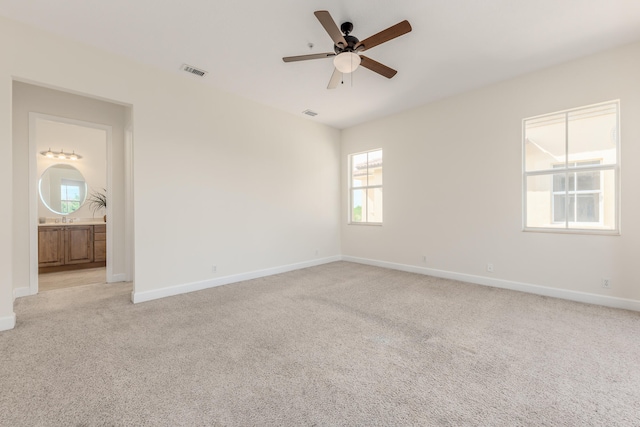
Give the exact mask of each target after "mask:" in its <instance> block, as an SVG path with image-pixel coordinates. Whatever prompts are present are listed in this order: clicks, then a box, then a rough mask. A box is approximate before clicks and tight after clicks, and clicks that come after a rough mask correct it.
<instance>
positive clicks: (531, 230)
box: [522, 227, 620, 236]
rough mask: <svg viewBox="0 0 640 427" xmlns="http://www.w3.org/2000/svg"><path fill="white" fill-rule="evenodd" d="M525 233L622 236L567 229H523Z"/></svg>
mask: <svg viewBox="0 0 640 427" xmlns="http://www.w3.org/2000/svg"><path fill="white" fill-rule="evenodd" d="M522 231H523V232H525V233H556V234H583V235H591V236H620V230H587V229H584V228H580V229H566V228H526V227H525V228H523V229H522Z"/></svg>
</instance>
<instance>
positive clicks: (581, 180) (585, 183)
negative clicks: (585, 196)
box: [576, 172, 600, 191]
mask: <svg viewBox="0 0 640 427" xmlns="http://www.w3.org/2000/svg"><path fill="white" fill-rule="evenodd" d="M576 175H577V178H578V187H577V188H576V190H578V191H586V190H600V172H579V173H577V174H576Z"/></svg>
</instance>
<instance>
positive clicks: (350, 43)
mask: <svg viewBox="0 0 640 427" xmlns="http://www.w3.org/2000/svg"><path fill="white" fill-rule="evenodd" d="M352 30H353V24H352V23H351V22H343V23H342V25H340V31H342V32H343V33H344V39H345V40H346V41H347V46H345V47H341V46H338V45H337V44H336V45H333V50H334V51H335V52H336V54H338V55H339V54H341V53H342V52H355V51H356V49H355V47H356V45H357V44H358V42H359V41H360V40H358V38H357V37H354V36H351V35H349V33H351V31H352Z"/></svg>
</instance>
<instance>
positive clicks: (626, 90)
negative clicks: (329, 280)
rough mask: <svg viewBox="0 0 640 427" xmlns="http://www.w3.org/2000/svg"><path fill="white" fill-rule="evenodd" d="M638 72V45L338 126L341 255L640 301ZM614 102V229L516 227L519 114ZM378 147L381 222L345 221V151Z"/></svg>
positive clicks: (519, 221)
mask: <svg viewBox="0 0 640 427" xmlns="http://www.w3.org/2000/svg"><path fill="white" fill-rule="evenodd" d="M638 76H640V44H639V43H636V44H633V45H629V46H626V47H623V48H619V49H616V50H612V51H607V52H604V53H601V54H598V55H595V56H591V57H587V58H584V59H581V60H577V61H573V62H570V63H566V64H563V65H560V66H557V67H553V68H550V69H545V70H542V71H539V72H536V73H532V74H529V75H525V76H522V77H519V78H516V79H513V80H510V81H506V82H503V83H499V84H496V85H493V86H490V87H486V88H484V89H481V90H476V91H473V92H470V93H465V94H461V95H459V96H455V97H452V98H449V99H445V100H442V101H440V102H435V103H432V104H429V105H426V106H423V107H421V108H417V109H413V110H411V111H407V112H404V113H401V114H398V115H394V116H391V117H387V118H384V119H381V120H377V121H374V122H370V123H367V124H363V125H360V126H357V127H354V128H351V129H347V130H345V131H344V132H343V135H342V162H343V163H342V187H343V194H342V201H343V207H344V209H343V212H342V253H343V255H345V256H350V257H356V258H364V259H367V260H377V261H383V262H386V263H395V264H403V265H410V266H416V267H425V268H431V269H435V270H441V271H445V272H454V273H460V274H467V275H471V277H476V278H480V279H481V278H482V277H483V276H489V277H490V278H494V279H502V280H506V281H512V282H519V283H525V284H532V285H539V286H547V287H551V288H555V289H560V290H568V291H578V292H586V293H593V294H600V295H605V296H611V297H620V298H627V299H632V300H635V301H640V287H639V286H638V283H639V282H638V278H639V274H638V270H637V258H638V254H640V223H639V222H638V221H637V218H640V186H639V185H637V184H638V183H639V182H640V120H638V117H640V78H638ZM614 99H620V103H621V104H620V105H621V152H622V176H621V182H622V199H621V201H622V221H621V230H622V235H621V236H594V235H575V234H572V235H569V234H550V233H535V232H523V231H521V230H522V119H523V118H526V117H531V116H536V115H539V114H544V113H550V112H554V111H559V110H564V109H568V108H572V107H579V106H583V105H588V104H594V103H598V102H602V101H608V100H614ZM378 147H382V148H383V150H384V225H383V226H382V227H375V226H358V225H347V208H346V207H347V206H348V203H347V202H348V198H347V197H348V196H347V191H346V188H347V163H346V162H347V155H348V154H349V153H354V152H359V151H364V150H368V149H373V148H378ZM423 255H426V257H427V263H426V264H425V263H423V262H422V256H423ZM489 262H491V263H493V264H494V267H495V272H494V273H488V272H487V270H486V265H487V263H489ZM603 277H606V278H610V279H611V283H612V284H613V287H612V289H610V290H606V289H603V288H602V287H601V282H600V280H601V278H603ZM478 281H479V282H481V281H482V280H478Z"/></svg>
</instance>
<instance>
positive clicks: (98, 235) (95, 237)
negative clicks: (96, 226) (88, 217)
mask: <svg viewBox="0 0 640 427" xmlns="http://www.w3.org/2000/svg"><path fill="white" fill-rule="evenodd" d="M93 240H95V241H96V242H97V241H100V240H107V233H98V232H96V233H95V234H94V235H93Z"/></svg>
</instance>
